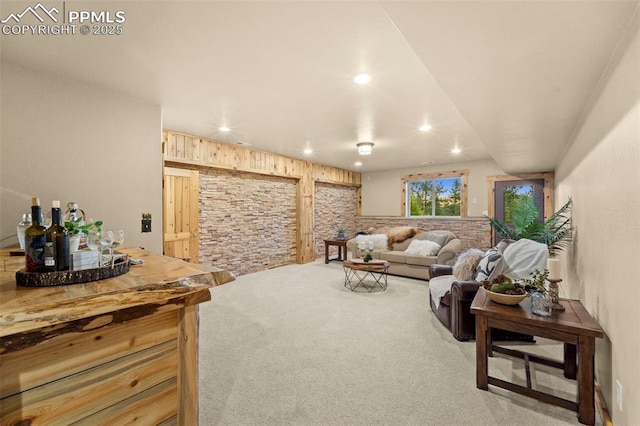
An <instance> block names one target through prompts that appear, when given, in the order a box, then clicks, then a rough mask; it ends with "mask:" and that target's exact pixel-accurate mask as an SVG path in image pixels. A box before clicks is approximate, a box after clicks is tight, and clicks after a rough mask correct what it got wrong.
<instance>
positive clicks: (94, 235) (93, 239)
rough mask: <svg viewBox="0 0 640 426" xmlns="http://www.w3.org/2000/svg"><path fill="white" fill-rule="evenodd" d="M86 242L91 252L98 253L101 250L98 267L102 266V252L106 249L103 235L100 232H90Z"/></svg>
mask: <svg viewBox="0 0 640 426" xmlns="http://www.w3.org/2000/svg"><path fill="white" fill-rule="evenodd" d="M86 242H87V247H89V250H91V251H96V250H98V249H100V248H101V250H100V252H99V253H98V266H102V250H104V247H102V234H101V233H100V232H98V231H89V232H87V238H86Z"/></svg>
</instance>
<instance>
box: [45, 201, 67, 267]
mask: <svg viewBox="0 0 640 426" xmlns="http://www.w3.org/2000/svg"><path fill="white" fill-rule="evenodd" d="M51 206H52V207H51V226H50V227H49V229H47V232H45V234H44V236H45V241H46V244H45V247H44V269H45V271H46V272H53V271H68V270H69V232H68V231H67V230H66V229H65V227H64V226H62V225H61V223H62V212H61V211H60V201H58V200H55V201H53V203H52V204H51Z"/></svg>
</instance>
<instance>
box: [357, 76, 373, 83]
mask: <svg viewBox="0 0 640 426" xmlns="http://www.w3.org/2000/svg"><path fill="white" fill-rule="evenodd" d="M353 81H355V82H356V83H358V84H367V83H368V82H370V81H371V76H370V75H369V74H358V75H357V76H355V78H354V79H353Z"/></svg>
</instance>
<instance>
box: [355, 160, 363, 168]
mask: <svg viewBox="0 0 640 426" xmlns="http://www.w3.org/2000/svg"><path fill="white" fill-rule="evenodd" d="M353 165H354V166H356V167H360V166H362V162H361V161H356V162H355V163H353Z"/></svg>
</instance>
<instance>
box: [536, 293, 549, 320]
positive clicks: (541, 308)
mask: <svg viewBox="0 0 640 426" xmlns="http://www.w3.org/2000/svg"><path fill="white" fill-rule="evenodd" d="M551 305H552V303H551V296H549V295H548V294H546V293H542V292H539V291H536V292H535V293H533V294H532V295H531V313H532V314H535V315H540V316H541V317H550V316H551Z"/></svg>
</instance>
